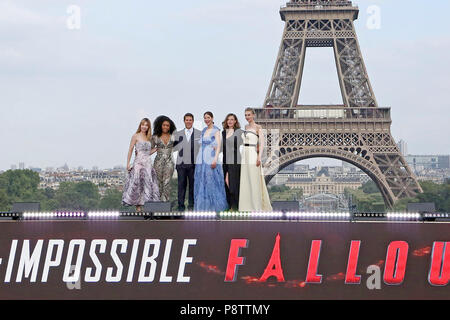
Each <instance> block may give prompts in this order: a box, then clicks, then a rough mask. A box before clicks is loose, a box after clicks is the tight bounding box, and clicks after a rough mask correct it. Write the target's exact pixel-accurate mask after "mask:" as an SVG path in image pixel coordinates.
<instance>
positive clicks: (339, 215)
mask: <svg viewBox="0 0 450 320" xmlns="http://www.w3.org/2000/svg"><path fill="white" fill-rule="evenodd" d="M0 218H1V219H10V220H114V219H120V220H170V219H184V220H289V221H302V220H303V221H308V220H312V221H314V220H318V221H324V220H325V221H450V214H449V213H421V214H420V213H411V212H388V213H350V212H282V211H278V212H212V211H210V212H195V211H191V212H120V211H89V212H81V211H75V212H71V211H58V212H24V213H17V212H16V213H14V212H3V213H0Z"/></svg>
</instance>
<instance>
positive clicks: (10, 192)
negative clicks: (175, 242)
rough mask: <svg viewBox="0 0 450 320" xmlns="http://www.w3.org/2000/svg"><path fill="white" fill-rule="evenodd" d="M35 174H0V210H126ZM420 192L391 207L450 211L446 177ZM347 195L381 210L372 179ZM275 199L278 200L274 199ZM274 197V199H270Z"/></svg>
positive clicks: (79, 186)
mask: <svg viewBox="0 0 450 320" xmlns="http://www.w3.org/2000/svg"><path fill="white" fill-rule="evenodd" d="M39 181H40V179H39V174H38V173H36V172H33V171H31V170H8V171H6V172H4V173H2V174H0V211H10V210H11V208H12V204H13V203H14V202H39V203H40V204H41V210H42V211H56V210H80V211H87V210H113V209H114V210H127V208H126V207H123V206H122V192H121V191H120V190H117V189H115V188H110V189H107V190H106V192H105V194H104V195H103V196H101V195H100V192H99V188H98V186H97V185H95V184H94V183H92V182H90V181H83V182H62V183H61V184H60V186H59V189H58V190H53V189H51V188H46V189H40V188H39ZM420 185H421V186H422V189H423V191H424V193H422V194H418V195H417V196H416V197H415V198H406V199H401V200H400V201H398V203H397V204H396V205H395V208H394V209H395V210H398V211H405V210H406V207H407V204H408V203H413V202H434V203H435V205H436V210H437V211H438V212H450V179H447V181H446V182H445V183H444V184H436V183H433V182H429V181H422V182H420ZM171 186H172V190H171V195H170V200H171V202H172V207H174V208H176V202H177V180H176V179H172V181H171ZM269 192H270V195H271V197H272V198H276V199H275V200H282V197H281V195H283V196H286V195H288V196H289V199H284V198H283V200H293V199H291V198H292V197H294V198H295V197H297V198H298V199H300V198H301V196H302V192H301V190H297V193H296V194H295V195H294V194H293V193H292V191H291V190H288V188H287V187H285V186H275V187H272V188H270V189H269ZM345 193H346V195H347V197H351V198H352V202H353V204H354V205H356V209H357V210H358V211H360V212H385V211H386V207H385V205H384V201H383V197H382V195H381V193H380V191H379V190H378V187H377V186H376V184H375V183H374V182H373V181H369V182H367V183H365V184H364V185H363V186H362V187H360V188H359V189H357V190H350V189H346V190H345ZM278 198H279V199H278ZM272 200H274V199H272Z"/></svg>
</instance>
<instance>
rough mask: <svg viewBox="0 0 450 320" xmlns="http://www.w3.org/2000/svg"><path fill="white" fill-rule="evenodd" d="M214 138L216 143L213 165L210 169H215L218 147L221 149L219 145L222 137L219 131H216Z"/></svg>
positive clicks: (218, 152)
mask: <svg viewBox="0 0 450 320" xmlns="http://www.w3.org/2000/svg"><path fill="white" fill-rule="evenodd" d="M214 136H215V138H216V141H217V146H216V148H215V149H216V150H215V151H216V154H215V156H214V160H213V163H212V164H211V168H213V169H214V168H215V167H216V164H217V159H219V154H220V147H221V144H222V137H221V134H220V131H217V132H216V133H215V134H214Z"/></svg>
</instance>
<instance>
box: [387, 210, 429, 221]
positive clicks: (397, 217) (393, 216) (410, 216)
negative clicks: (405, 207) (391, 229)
mask: <svg viewBox="0 0 450 320" xmlns="http://www.w3.org/2000/svg"><path fill="white" fill-rule="evenodd" d="M386 218H387V219H388V220H391V221H392V220H393V221H419V220H420V218H421V216H420V214H419V213H412V212H388V213H386Z"/></svg>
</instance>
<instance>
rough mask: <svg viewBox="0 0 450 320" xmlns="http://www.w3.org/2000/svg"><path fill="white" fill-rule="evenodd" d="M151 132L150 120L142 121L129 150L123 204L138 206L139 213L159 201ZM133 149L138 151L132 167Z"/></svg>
mask: <svg viewBox="0 0 450 320" xmlns="http://www.w3.org/2000/svg"><path fill="white" fill-rule="evenodd" d="M151 132H152V131H151V123H150V120H149V119H147V118H144V119H142V120H141V122H140V123H139V127H138V129H137V131H136V133H135V134H134V135H133V137H132V138H131V142H130V147H129V150H128V158H127V170H128V175H127V177H126V181H125V186H124V188H123V195H122V203H123V204H124V205H126V206H136V211H138V212H140V211H142V207H143V206H144V204H145V203H146V202H148V201H159V189H158V183H157V181H156V172H155V169H154V168H153V166H152V160H151V155H152V153H154V152H155V151H156V150H155V149H152V145H151V142H150V140H151V137H152V134H151ZM133 149H136V157H135V159H134V163H133V165H130V160H131V155H132V154H133Z"/></svg>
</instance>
